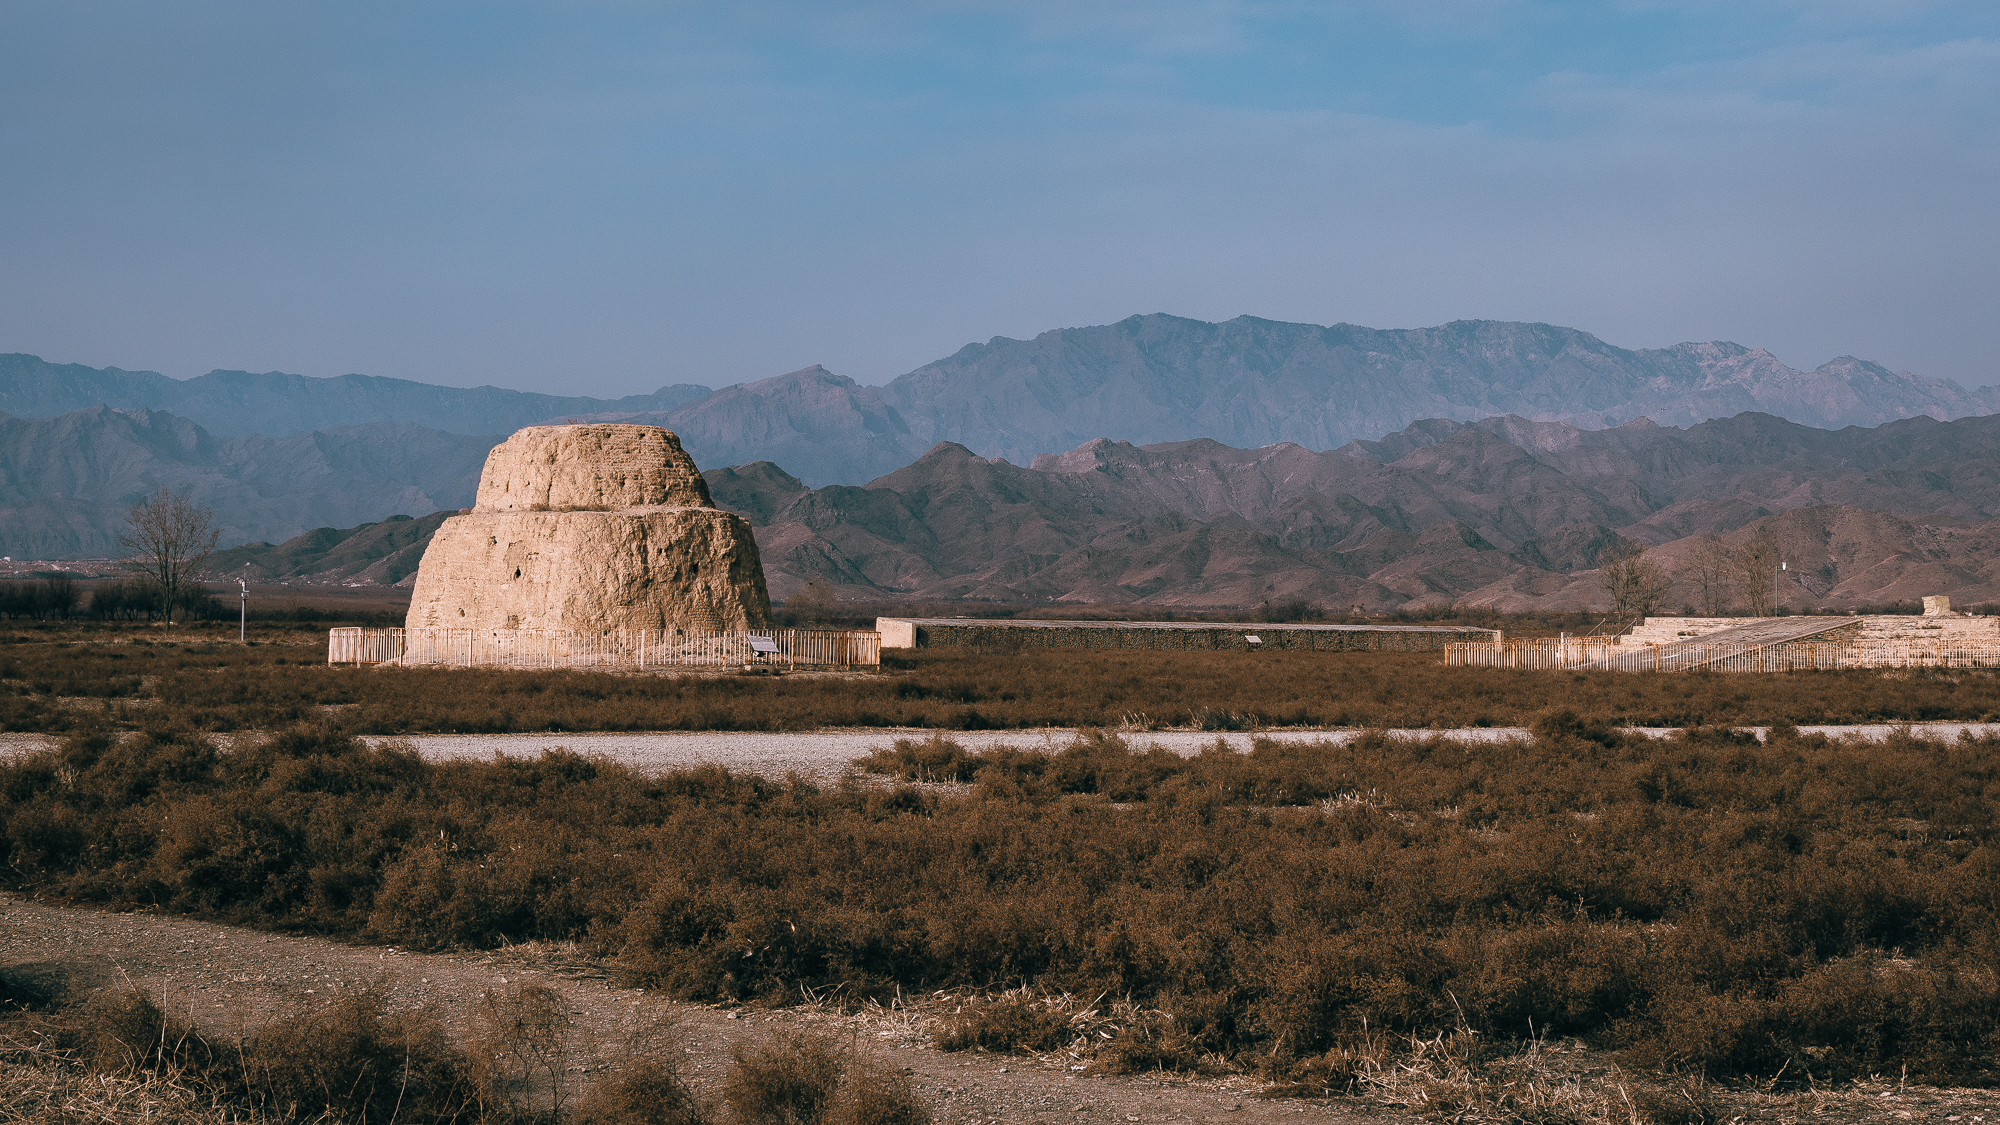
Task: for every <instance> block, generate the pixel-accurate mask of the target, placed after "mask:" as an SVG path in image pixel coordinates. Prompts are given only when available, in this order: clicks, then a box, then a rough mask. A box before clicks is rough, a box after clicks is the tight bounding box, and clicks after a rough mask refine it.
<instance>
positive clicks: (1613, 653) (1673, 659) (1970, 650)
mask: <svg viewBox="0 0 2000 1125" xmlns="http://www.w3.org/2000/svg"><path fill="white" fill-rule="evenodd" d="M1444 662H1445V663H1446V664H1448V665H1451V666H1453V667H1461V668H1602V669H1607V670H1610V671H1616V672H1694V671H1708V672H1803V671H1810V670H1814V669H1829V668H2000V643H1995V642H1992V641H1946V640H1937V641H1925V640H1894V641H1792V642H1776V643H1771V644H1747V645H1746V644H1734V645H1732V644H1704V643H1702V642H1700V641H1683V642H1679V643H1676V644H1664V645H1650V644H1642V645H1632V644H1627V645H1618V644H1610V643H1605V642H1601V641H1595V640H1593V641H1578V640H1576V639H1574V638H1572V639H1570V640H1567V641H1553V640H1537V641H1512V642H1508V643H1505V644H1497V645H1495V644H1452V645H1446V646H1445V655H1444Z"/></svg>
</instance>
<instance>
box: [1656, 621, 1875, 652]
mask: <svg viewBox="0 0 2000 1125" xmlns="http://www.w3.org/2000/svg"><path fill="white" fill-rule="evenodd" d="M1843 629H1846V630H1851V631H1852V632H1853V633H1854V634H1855V635H1857V636H1858V635H1859V634H1860V632H1861V619H1860V618H1858V617H1765V618H1761V619H1759V620H1757V621H1753V622H1751V623H1750V624H1748V625H1737V626H1734V627H1733V628H1728V629H1717V630H1715V631H1714V632H1709V633H1703V634H1702V635H1701V636H1700V638H1698V641H1684V642H1679V643H1684V644H1688V643H1700V644H1705V645H1779V644H1790V643H1792V642H1794V641H1807V640H1831V639H1832V637H1831V636H1830V634H1835V633H1839V632H1840V631H1841V630H1843ZM1663 647H1664V646H1663Z"/></svg>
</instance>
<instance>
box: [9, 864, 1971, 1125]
mask: <svg viewBox="0 0 2000 1125" xmlns="http://www.w3.org/2000/svg"><path fill="white" fill-rule="evenodd" d="M0 967H4V969H5V971H6V972H7V973H8V974H9V975H10V976H14V977H18V978H25V979H29V980H32V981H37V982H40V983H41V984H42V985H43V986H44V987H62V986H67V987H68V988H70V989H72V990H92V989H126V988H139V989H144V990H146V991H147V992H149V993H150V994H152V995H153V996H154V997H155V998H157V999H158V1000H159V1001H160V1002H161V1003H162V1005H163V1006H165V1007H167V1008H169V1009H170V1010H171V1011H174V1012H176V1013H178V1014H181V1015H183V1016H185V1017H187V1018H188V1019H190V1021H191V1022H193V1023H195V1024H196V1025H197V1026H200V1027H202V1028H203V1029H204V1030H207V1031H209V1032H211V1033H214V1034H218V1035H243V1034H247V1033H249V1032H252V1031H254V1030H255V1029H256V1028H257V1027H259V1026H261V1025H262V1024H264V1023H265V1022H267V1021H269V1020H271V1019H272V1018H274V1017H276V1016H278V1015H281V1014H284V1013H287V1012H292V1011H297V1010H299V1009H300V1008H301V1007H308V1006H313V1005H318V1004H323V1003H326V1002H328V1001H330V1000H332V999H335V998H338V997H339V996H341V995H342V994H343V993H344V992H346V991H348V990H352V989H360V988H374V989H377V990H378V991H379V992H380V993H381V994H382V995H384V996H385V997H386V998H387V1001H388V1005H389V1006H390V1007H391V1008H392V1009H395V1008H406V1007H415V1008H429V1009H431V1010H432V1011H433V1012H434V1013H435V1014H436V1015H437V1016H438V1017H439V1018H440V1019H441V1020H442V1021H443V1022H444V1023H445V1024H446V1025H447V1026H448V1027H452V1028H453V1029H455V1030H458V1031H460V1032H462V1033H470V1032H472V1031H473V1030H475V1029H476V1028H477V1027H478V1022H479V1018H480V1010H481V1007H482V1004H483V1003H484V1001H485V998H486V997H487V996H488V994H489V993H490V994H494V995H500V996H504V995H506V994H507V993H508V992H509V990H517V989H519V988H521V987H523V986H525V985H530V984H541V985H546V986H548V987H550V988H553V989H554V990H556V991H557V992H558V993H559V994H560V995H561V996H562V997H563V998H564V999H565V1000H567V1001H568V1004H569V1009H570V1012H571V1014H572V1018H573V1019H574V1020H575V1021H576V1027H577V1030H576V1034H575V1036H574V1039H573V1042H572V1046H571V1049H570V1053H569V1057H568V1059H567V1061H566V1064H565V1071H566V1074H567V1075H568V1080H569V1082H570V1083H571V1088H570V1096H572V1097H573V1096H575V1094H576V1092H577V1091H580V1090H581V1089H582V1088H583V1087H585V1086H586V1085H588V1084H589V1083H591V1082H592V1081H594V1080H595V1079H596V1078H598V1077H599V1076H602V1075H603V1074H605V1073H608V1072H610V1071H612V1070H615V1069H616V1068H617V1066H618V1065H619V1063H620V1061H621V1060H622V1059H625V1058H629V1057H631V1050H632V1046H633V1044H636V1043H645V1044H647V1045H648V1047H647V1049H651V1050H660V1049H666V1050H675V1051H680V1052H682V1053H683V1054H684V1069H685V1073H686V1074H687V1076H688V1077H689V1079H690V1081H691V1082H692V1083H693V1084H694V1085H695V1086H696V1088H697V1089H698V1090H700V1091H701V1092H702V1093H703V1094H704V1095H705V1096H707V1097H710V1098H718V1097H719V1095H720V1093H721V1088H722V1082H723V1079H724V1076H725V1075H726V1074H727V1072H728V1069H729V1066H730V1061H731V1060H730V1055H731V1051H732V1049H733V1048H735V1047H737V1046H738V1045H745V1046H755V1045H756V1044H758V1043H759V1042H761V1041H762V1040H763V1039H765V1038H766V1037H768V1036H770V1035H771V1034H772V1033H774V1032H776V1031H780V1030H785V1029H793V1028H797V1029H806V1030H814V1031H823V1032H830V1033H834V1034H836V1035H838V1036H841V1037H842V1038H847V1039H851V1040H853V1041H854V1042H856V1043H858V1044H860V1045H861V1046H862V1049H863V1050H864V1051H866V1052H867V1053H868V1054H869V1055H871V1056H872V1057H874V1058H875V1059H876V1060H877V1061H878V1062H880V1063H882V1064H885V1065H888V1066H891V1067H897V1068H902V1069H904V1070H905V1072H906V1073H907V1074H908V1075H909V1076H910V1080H911V1082H912V1083H913V1084H914V1085H915V1088H916V1089H917V1091H918V1093H919V1094H920V1095H921V1096H922V1097H923V1098H924V1099H925V1100H926V1101H927V1102H928V1103H929V1104H930V1105H931V1107H932V1109H933V1111H934V1112H935V1114H936V1116H937V1120H938V1122H940V1125H946V1123H953V1122H981V1123H985V1122H1043V1123H1049V1125H1053V1123H1056V1122H1070V1123H1078V1125H1081V1123H1088V1122H1170V1121H1175V1122H1203V1121H1214V1122H1222V1121H1229V1122H1259V1121H1261V1122H1281V1121H1282V1122H1295V1121H1330V1122H1364V1121H1365V1122H1390V1121H1411V1120H1429V1121H1440V1120H1449V1121H1459V1122H1470V1121H1496V1122H1498V1121H1558V1120H1562V1121H1579V1122H1581V1121H1605V1122H1613V1121H1616V1122H1634V1121H1700V1120H1704V1118H1703V1117H1701V1116H1690V1115H1688V1114H1687V1113H1685V1112H1683V1111H1681V1110H1679V1109H1678V1105H1677V1102H1676V1101H1675V1099H1677V1098H1679V1099H1681V1100H1683V1101H1685V1100H1686V1098H1685V1095H1683V1094H1681V1093H1680V1092H1679V1091H1680V1089H1681V1087H1682V1086H1684V1084H1680V1083H1667V1084H1662V1083H1660V1082H1658V1081H1657V1080H1654V1079H1649V1078H1647V1077H1646V1076H1642V1075H1636V1074H1630V1073H1627V1072H1625V1071H1623V1070H1621V1069H1620V1068H1619V1067H1618V1066H1617V1065H1616V1063H1615V1061H1614V1060H1612V1059H1611V1058H1610V1057H1609V1056H1607V1055H1605V1054H1604V1053H1602V1052H1597V1051H1591V1050H1587V1049H1585V1048H1584V1047H1583V1045H1582V1044H1564V1043H1559V1042H1558V1043H1545V1044H1542V1045H1541V1046H1540V1047H1539V1049H1537V1050H1535V1051H1533V1052H1531V1053H1529V1054H1527V1055H1515V1056H1513V1057H1512V1058H1511V1059H1507V1060H1502V1061H1500V1062H1499V1063H1497V1064H1495V1065H1490V1066H1488V1067H1487V1068H1486V1069H1485V1070H1484V1072H1483V1073H1482V1075H1481V1076H1480V1077H1478V1078H1477V1079H1472V1078H1467V1077H1463V1076H1461V1077H1460V1078H1456V1079H1455V1078H1453V1077H1452V1076H1451V1074H1450V1073H1449V1070H1450V1068H1448V1067H1446V1068H1439V1067H1436V1066H1426V1065H1422V1064H1421V1063H1419V1065H1416V1066H1414V1067H1409V1068H1407V1069H1406V1070H1405V1071H1403V1072H1400V1073H1399V1072H1396V1071H1395V1070H1394V1068H1391V1071H1390V1072H1386V1073H1384V1074H1382V1075H1380V1076H1378V1078H1377V1079H1376V1080H1375V1081H1373V1082H1371V1083H1368V1084H1366V1085H1364V1087H1363V1088H1362V1089H1361V1090H1360V1091H1359V1092H1358V1093H1357V1095H1356V1096H1352V1097H1340V1098H1322V1099H1298V1098H1283V1099H1269V1098H1263V1097H1259V1096H1258V1095H1259V1093H1260V1092H1261V1091H1263V1090H1264V1089H1265V1088H1266V1084H1265V1083H1264V1082H1263V1081H1261V1080H1259V1079H1257V1078H1256V1077H1254V1076H1251V1075H1243V1074H1237V1075H1229V1076H1224V1077H1218V1078H1190V1077H1182V1076H1173V1075H1152V1076H1106V1075H1098V1074H1095V1073H1092V1071H1091V1070H1090V1069H1089V1066H1088V1063H1087V1062H1086V1061H1085V1060H1083V1059H1081V1058H1078V1057H1076V1056H1073V1055H1070V1054H1067V1053H1057V1054H1054V1055H1049V1056H1046V1057H1016V1056H1005V1055H995V1054H987V1053H983V1052H967V1053H957V1054H952V1053H946V1052H942V1051H939V1050H936V1049H935V1048H933V1047H931V1046H930V1043H931V1037H932V1035H933V1034H934V1032H935V1031H936V1029H937V1028H938V1027H939V1026H940V1024H941V1022H942V1021H943V1020H945V1019H948V1018H949V1014H950V1012H951V1010H952V1009H953V1007H954V1006H955V1005H956V1003H957V1002H958V1001H959V1000H960V999H961V998H959V997H949V996H933V997H927V998H924V1000H923V1001H921V1002H919V1003H916V1004H913V1005H909V1006H903V1005H899V1004H892V1005H890V1006H889V1007H881V1006H875V1005H869V1006H865V1007H863V1008H860V1009H858V1010H856V1009H843V1008H841V1007H838V1006H835V1005H832V1004H823V1003H822V1004H801V1005H796V1006H793V1007H790V1008H784V1009H776V1010H766V1009H754V1008H736V1009H725V1008H717V1007H709V1006H705V1005H699V1004H686V1003H677V1002H674V1001H671V1000H667V999H665V998H663V997H661V996H659V995H657V994H655V993H651V992H648V991H645V990H642V989H638V988H634V987H630V986H629V985H627V984H626V983H624V982H623V981H622V980H621V977H622V974H621V972H620V970H619V969H618V967H617V966H616V965H615V964H610V963H605V962H600V961H593V960H590V959H588V958H585V957H582V956H580V955H578V954H577V953H576V952H575V951H574V950H572V949H566V948H557V947H549V946H543V945H526V946H515V947H511V948H509V949H504V950H500V951H497V952H490V953H463V954H419V953H409V952H405V951H402V950H399V949H395V948H385V947H372V946H353V945H343V944H340V943H337V942H330V941H324V940H320V939H316V938H310V937H298V936H288V935H279V934H269V933H263V932H260V931H254V930H245V929H239V928H236V927H231V926H224V925H218V924H214V923H210V922H201V921H195V920H192V919H188V918H182V917H174V916H166V915H158V914H142V913H132V914H112V913H104V912H100V911H93V910H85V909H76V908H68V907H58V906H50V905H46V904H42V903H36V902H32V901H28V900H25V899H23V898H21V897H19V896H13V895H0ZM662 1029H670V1030H667V1031H666V1032H665V1033H664V1034H663V1031H662ZM1695 1099H1696V1100H1698V1101H1702V1102H1704V1103H1705V1105H1706V1107H1707V1108H1708V1110H1709V1111H1710V1114H1711V1116H1709V1117H1708V1118H1706V1119H1707V1120H1713V1121H1718V1122H1729V1121H1775V1122H1840V1123H1845V1122H1875V1121H1882V1122H1898V1121H1940V1122H1955V1123H1960V1125H1985V1123H1987V1122H1993V1123H1994V1125H2000V1094H1996V1093H1995V1092H1994V1091H1985V1090H1939V1089H1930V1088H1923V1087H1913V1086H1907V1087H1906V1086H1904V1085H1902V1084H1900V1083H1897V1082H1895V1081H1894V1080H1886V1081H1875V1082H1864V1083H1857V1084H1853V1085H1850V1086H1845V1087H1842V1088H1840V1089H1835V1090H1819V1091H1806V1092H1786V1093H1772V1092H1769V1091H1766V1090H1761V1089H1758V1088H1756V1087H1754V1086H1746V1087H1740V1088H1730V1089H1724V1088H1717V1087H1709V1088H1707V1089H1706V1090H1705V1091H1703V1090H1697V1091H1696V1092H1695ZM1537 1101H1539V1103H1540V1104H1542V1105H1545V1106H1546V1107H1547V1108H1548V1110H1549V1112H1545V1113H1539V1114H1532V1113H1530V1112H1529V1111H1530V1110H1531V1109H1532V1108H1533V1105H1534V1104H1535V1103H1536V1102H1537ZM1688 1108H1689V1109H1692V1108H1693V1105H1692V1103H1689V1106H1688ZM1557 1111H1561V1112H1557Z"/></svg>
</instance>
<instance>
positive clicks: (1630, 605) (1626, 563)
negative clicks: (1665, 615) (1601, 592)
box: [1597, 539, 1673, 621]
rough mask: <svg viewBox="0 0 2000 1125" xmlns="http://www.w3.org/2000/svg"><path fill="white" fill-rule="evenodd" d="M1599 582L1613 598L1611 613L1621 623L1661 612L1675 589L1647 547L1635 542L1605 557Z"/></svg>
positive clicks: (1621, 545) (1599, 567) (1600, 564)
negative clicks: (1647, 555) (1651, 556)
mask: <svg viewBox="0 0 2000 1125" xmlns="http://www.w3.org/2000/svg"><path fill="white" fill-rule="evenodd" d="M1597 578H1598V581H1599V582H1602V583H1603V584H1604V589H1605V592H1606V593H1608V594H1610V595H1611V611H1612V612H1613V613H1614V614H1616V615H1617V616H1618V618H1619V619H1620V620H1625V619H1628V618H1629V619H1632V620H1634V621H1636V620H1638V619H1639V618H1642V617H1646V616H1648V615H1649V614H1651V613H1652V612H1653V611H1654V610H1657V609H1659V608H1660V603H1661V602H1662V601H1664V600H1665V599H1666V596H1667V590H1668V589H1669V588H1671V587H1672V586H1673V583H1672V581H1670V580H1669V579H1668V578H1667V576H1666V574H1665V573H1664V572H1663V571H1661V570H1660V567H1659V564H1657V563H1655V562H1654V561H1653V560H1652V559H1649V558H1647V557H1646V545H1645V544H1644V543H1639V542H1636V541H1634V540H1631V539H1625V540H1621V541H1620V542H1619V544H1618V545H1617V546H1616V547H1613V548H1612V549H1610V550H1608V551H1606V552H1605V553H1604V556H1603V558H1602V559H1601V560H1600V561H1599V562H1598V564H1597Z"/></svg>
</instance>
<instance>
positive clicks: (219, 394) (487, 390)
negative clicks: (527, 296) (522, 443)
mask: <svg viewBox="0 0 2000 1125" xmlns="http://www.w3.org/2000/svg"><path fill="white" fill-rule="evenodd" d="M709 393H710V391H709V388H707V387H702V386H696V385H694V384H677V385H674V386H668V387H661V388H660V389H659V390H657V391H655V392H653V393H652V394H649V395H630V396H627V397H625V398H620V399H601V398H580V397H562V396H558V395H545V394H536V393H534V392H531V391H512V390H506V389H504V388H501V387H470V388H462V387H440V386H435V385H433V384H430V383H418V382H413V381H411V380H408V379H385V378H381V377H378V376H373V375H338V376H334V377H331V378H317V377H313V376H307V375H287V374H285V373H283V372H278V371H269V372H265V373H263V374H253V373H251V372H248V371H222V370H217V371H211V372H209V373H208V374H206V375H201V376H198V377H196V378H193V379H173V378H169V377H168V376H165V375H161V374H160V373H158V372H156V371H124V370H121V369H119V368H116V367H106V368H95V367H85V366H83V365H82V364H75V363H62V364H57V363H48V362H46V361H44V360H43V359H42V358H41V357H39V356H32V355H24V354H20V353H12V354H0V411H4V412H5V413H8V414H12V415H14V416H16V417H20V418H52V417H55V416H57V415H61V414H68V413H70V412H72V411H76V410H82V409H84V408H86V407H91V406H100V405H102V406H110V407H113V408H114V409H121V410H163V411H166V412H167V413H170V414H176V415H179V416H180V417H183V418H186V419H189V420H190V421H193V422H194V423H196V424H197V425H199V426H201V427H202V428H203V429H205V430H207V431H208V432H209V433H211V434H216V435H219V436H224V437H230V436H243V435H248V434H268V435H272V436H284V435H288V434H295V433H302V432H305V431H308V430H327V429H333V428H336V427H340V426H354V425H366V424H369V423H373V422H383V423H398V424H413V425H421V426H424V427H425V428H427V429H433V430H441V431H444V432H446V433H456V434H510V433H513V432H514V431H515V430H518V429H520V428H521V427H522V426H532V425H534V424H535V423H537V422H543V421H548V420H550V419H554V420H556V421H561V420H562V419H563V418H564V417H567V416H577V415H583V414H588V413H601V412H604V411H646V410H671V409H673V408H674V407H676V406H679V405H680V404H681V403H683V402H688V401H690V400H693V399H697V398H701V397H703V396H705V395H707V394H709Z"/></svg>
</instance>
